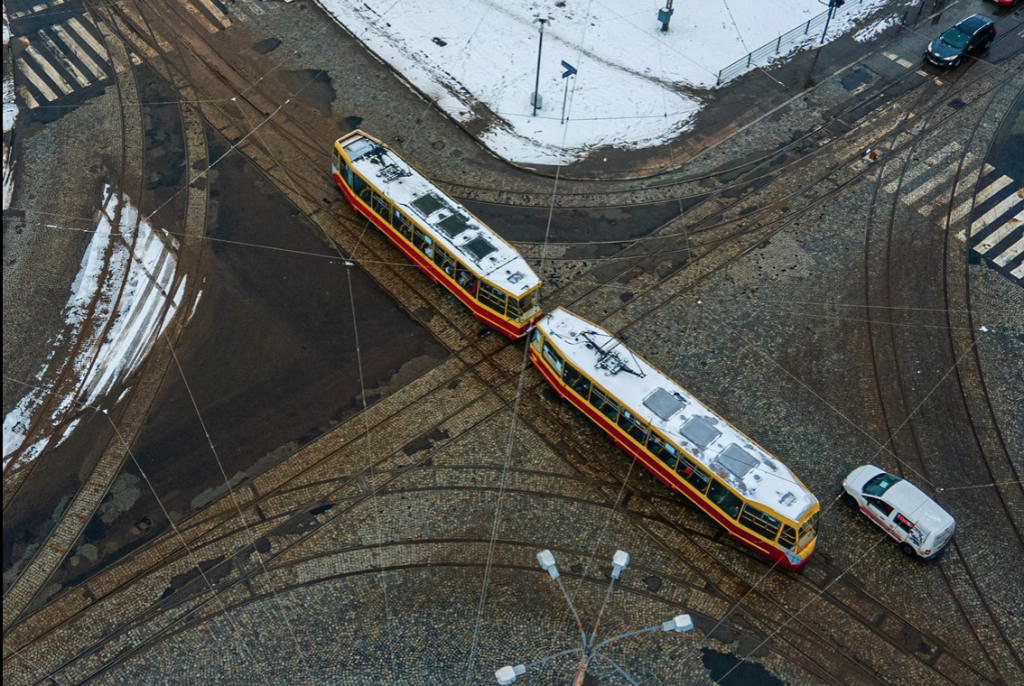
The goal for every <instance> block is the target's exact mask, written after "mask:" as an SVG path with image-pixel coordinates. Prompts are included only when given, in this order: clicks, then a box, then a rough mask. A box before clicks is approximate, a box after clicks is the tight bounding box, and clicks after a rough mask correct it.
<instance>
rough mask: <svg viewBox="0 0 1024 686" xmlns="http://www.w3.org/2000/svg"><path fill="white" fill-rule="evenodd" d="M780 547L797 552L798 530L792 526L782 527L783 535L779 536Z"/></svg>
mask: <svg viewBox="0 0 1024 686" xmlns="http://www.w3.org/2000/svg"><path fill="white" fill-rule="evenodd" d="M779 545H780V546H782V547H783V548H786V549H787V550H796V530H795V529H793V527H791V526H786V525H785V524H784V525H783V526H782V533H780V534H779Z"/></svg>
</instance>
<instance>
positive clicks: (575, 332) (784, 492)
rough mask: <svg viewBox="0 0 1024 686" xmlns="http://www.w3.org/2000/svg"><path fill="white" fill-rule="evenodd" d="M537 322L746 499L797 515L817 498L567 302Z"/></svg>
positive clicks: (570, 357)
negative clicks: (576, 312)
mask: <svg viewBox="0 0 1024 686" xmlns="http://www.w3.org/2000/svg"><path fill="white" fill-rule="evenodd" d="M537 327H538V328H540V329H541V330H543V331H544V333H545V334H547V335H548V337H549V338H551V339H552V341H553V342H554V344H555V345H556V346H557V347H558V349H559V351H560V352H561V353H562V354H563V355H564V356H565V359H566V360H567V361H568V362H571V363H572V364H573V366H575V367H576V368H577V369H579V370H580V371H582V372H584V373H586V374H587V375H589V376H590V377H591V378H592V379H594V381H596V382H597V383H599V384H600V385H601V386H602V387H604V388H605V390H607V391H608V392H609V393H611V394H612V395H614V396H615V397H617V398H618V399H619V401H620V402H621V403H622V404H624V405H626V406H627V407H629V408H630V409H631V410H632V411H633V413H634V414H636V415H637V416H638V417H640V418H642V419H644V420H646V421H648V422H649V423H650V424H651V425H652V426H653V427H654V428H656V429H658V431H660V432H661V433H663V434H665V436H667V437H668V438H670V439H671V440H672V441H673V442H674V443H675V444H676V445H678V446H680V447H681V448H683V449H684V450H686V452H688V453H689V454H690V455H693V456H694V458H696V460H697V461H699V462H700V463H701V464H702V465H703V466H705V467H706V468H707V469H708V471H710V472H713V473H714V474H716V475H717V476H718V477H719V478H721V479H722V480H723V481H725V482H726V483H728V484H729V485H730V486H732V487H733V488H735V489H736V490H737V491H738V492H740V493H741V494H743V496H744V497H746V498H747V499H748V500H751V501H753V502H755V503H761V504H763V505H765V506H767V507H770V508H771V509H773V510H775V512H777V513H779V514H781V515H782V516H784V517H788V518H790V519H792V520H794V521H799V519H800V518H801V517H802V516H803V515H804V514H806V513H807V511H808V509H810V508H811V507H812V506H813V505H814V503H815V502H817V499H816V498H815V497H814V495H812V494H811V493H810V492H809V491H808V490H807V489H806V488H805V487H804V486H803V485H802V484H801V483H800V482H799V480H797V478H796V477H795V476H794V475H793V472H791V471H790V470H789V468H787V467H786V466H785V465H784V464H782V463H781V462H779V460H777V459H775V458H774V457H773V456H771V455H769V454H768V453H767V452H766V451H765V450H764V449H762V448H761V447H759V446H758V445H757V444H755V443H754V442H753V441H752V440H750V439H749V438H747V436H745V435H744V434H743V433H741V432H740V431H739V429H737V428H736V427H734V426H732V425H731V424H729V422H727V421H726V420H725V419H723V418H722V417H721V416H719V415H718V414H717V413H715V412H714V411H713V410H712V409H710V408H709V407H708V406H707V405H705V404H704V403H702V402H701V401H699V400H697V398H695V397H694V396H693V395H691V394H690V393H688V392H687V391H686V390H685V389H684V388H683V387H682V386H680V385H679V384H677V383H676V382H675V381H673V380H672V379H670V378H668V377H667V376H665V375H664V374H662V373H661V372H660V371H658V370H657V369H655V368H654V367H652V366H651V365H650V364H648V363H647V362H646V361H644V360H643V359H641V358H640V357H639V356H638V355H636V354H635V353H633V351H631V350H630V349H629V348H627V347H626V346H625V344H623V343H621V342H619V341H618V340H617V339H616V338H615V337H613V336H612V335H611V334H610V333H608V332H607V331H605V330H604V329H602V328H600V327H598V326H596V325H594V324H592V323H590V322H588V321H586V320H585V319H582V318H580V317H577V316H576V315H574V314H573V313H571V312H569V311H567V310H565V309H562V308H561V307H559V308H556V309H555V310H554V311H553V312H551V313H549V314H548V316H547V317H545V318H543V319H541V320H540V321H539V322H538V323H537Z"/></svg>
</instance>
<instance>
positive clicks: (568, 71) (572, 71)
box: [562, 60, 578, 124]
mask: <svg viewBox="0 0 1024 686" xmlns="http://www.w3.org/2000/svg"><path fill="white" fill-rule="evenodd" d="M562 69H564V70H565V71H563V72H562V80H563V81H565V90H564V92H563V93H562V123H563V124H564V123H565V101H566V99H567V98H568V97H569V77H570V76H576V74H577V72H578V70H577V69H576V67H574V66H572V65H571V64H569V63H568V62H566V61H565V60H562Z"/></svg>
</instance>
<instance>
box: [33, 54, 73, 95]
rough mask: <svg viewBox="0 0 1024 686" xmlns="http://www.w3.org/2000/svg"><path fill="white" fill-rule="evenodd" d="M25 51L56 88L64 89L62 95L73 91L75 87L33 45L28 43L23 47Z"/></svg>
mask: <svg viewBox="0 0 1024 686" xmlns="http://www.w3.org/2000/svg"><path fill="white" fill-rule="evenodd" d="M25 52H27V53H28V54H29V56H30V57H31V58H32V59H34V60H35V61H36V63H37V64H38V65H39V66H40V67H42V68H43V73H45V74H46V75H47V76H49V77H50V80H51V81H53V82H54V83H55V84H57V88H60V89H61V90H62V91H64V95H70V94H71V93H73V92H74V91H75V89H74V88H72V87H71V84H70V83H68V82H67V81H65V80H64V77H63V76H61V75H60V74H58V73H57V70H56V69H54V68H53V65H52V64H50V61H49V60H48V59H46V58H45V57H43V56H42V55H40V54H39V51H38V50H36V48H35V46H34V45H30V46H28V47H27V48H25Z"/></svg>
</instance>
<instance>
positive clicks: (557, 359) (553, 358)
mask: <svg viewBox="0 0 1024 686" xmlns="http://www.w3.org/2000/svg"><path fill="white" fill-rule="evenodd" d="M543 352H544V359H545V360H547V361H548V364H550V365H551V368H552V369H554V370H555V371H556V372H558V376H559V377H561V376H562V356H561V355H559V354H558V353H557V352H555V349H554V348H552V347H551V344H550V343H548V342H547V341H544V347H543Z"/></svg>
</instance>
